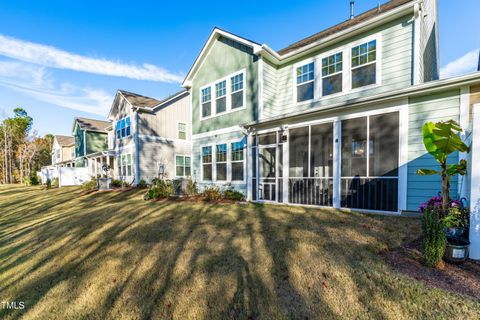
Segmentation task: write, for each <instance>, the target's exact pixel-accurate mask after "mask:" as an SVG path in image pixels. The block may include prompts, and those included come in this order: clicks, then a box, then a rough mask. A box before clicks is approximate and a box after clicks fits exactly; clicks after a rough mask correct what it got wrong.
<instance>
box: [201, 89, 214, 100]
mask: <svg viewBox="0 0 480 320" xmlns="http://www.w3.org/2000/svg"><path fill="white" fill-rule="evenodd" d="M210 100H212V89H211V87H206V88H203V89H202V103H207V102H210Z"/></svg>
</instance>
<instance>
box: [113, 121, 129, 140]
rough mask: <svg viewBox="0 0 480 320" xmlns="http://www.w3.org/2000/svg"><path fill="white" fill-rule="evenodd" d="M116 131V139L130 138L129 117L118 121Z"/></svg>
mask: <svg viewBox="0 0 480 320" xmlns="http://www.w3.org/2000/svg"><path fill="white" fill-rule="evenodd" d="M116 131H117V139H121V138H125V137H128V136H130V117H126V118H122V119H119V120H118V121H117V126H116Z"/></svg>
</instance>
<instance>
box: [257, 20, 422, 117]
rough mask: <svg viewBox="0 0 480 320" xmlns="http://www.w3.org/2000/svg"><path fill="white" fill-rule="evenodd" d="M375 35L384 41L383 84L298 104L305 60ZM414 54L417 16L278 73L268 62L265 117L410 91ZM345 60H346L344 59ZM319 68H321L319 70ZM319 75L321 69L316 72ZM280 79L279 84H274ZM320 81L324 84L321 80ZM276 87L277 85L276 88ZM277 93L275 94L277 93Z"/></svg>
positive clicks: (388, 25) (357, 38) (333, 47)
mask: <svg viewBox="0 0 480 320" xmlns="http://www.w3.org/2000/svg"><path fill="white" fill-rule="evenodd" d="M373 35H379V36H380V39H381V46H380V47H381V54H380V57H379V58H380V59H381V60H379V59H378V58H377V61H381V66H380V74H381V84H380V85H379V86H374V87H371V88H366V89H363V90H355V91H353V92H350V93H346V94H340V95H335V96H333V97H323V98H322V97H320V98H318V99H314V100H313V101H311V102H306V103H300V104H298V103H296V102H295V101H294V89H295V82H294V80H295V79H294V76H293V75H294V67H295V64H296V63H298V62H301V61H303V60H305V61H307V60H308V59H311V58H312V57H319V56H321V55H323V54H324V53H326V52H330V51H332V54H333V53H335V49H336V48H340V47H343V46H345V45H348V44H349V43H352V42H356V41H361V40H362V39H363V38H367V37H370V36H373ZM412 54H413V15H407V16H405V17H403V18H400V19H397V20H395V21H392V22H389V23H386V24H385V25H383V26H380V27H377V28H375V29H372V30H371V31H369V32H367V33H364V34H361V35H358V36H355V37H352V38H350V39H348V40H345V41H342V42H341V43H338V44H335V45H334V46H331V47H327V48H324V49H321V50H319V51H317V52H314V53H312V54H311V55H309V56H308V57H302V58H301V59H299V60H295V61H292V62H291V63H289V64H288V65H285V66H281V67H279V68H278V69H277V70H276V72H275V70H274V68H271V66H269V64H268V63H264V66H265V68H264V92H265V93H266V96H265V99H264V117H272V116H278V115H282V114H288V113H292V112H298V111H304V110H308V109H313V108H320V107H324V106H325V107H326V106H328V105H331V104H335V103H342V102H347V101H352V100H354V99H356V98H361V97H365V96H371V95H374V94H379V93H384V92H389V91H392V90H396V89H401V88H406V87H408V86H410V85H411V84H412V81H413V79H412V78H413V74H412ZM344 60H345V58H344ZM316 68H317V69H318V66H317V67H316ZM316 71H317V73H318V70H316ZM273 79H276V82H275V81H273ZM317 80H318V81H320V79H318V77H317ZM272 86H274V87H273V88H272ZM273 92H275V93H273Z"/></svg>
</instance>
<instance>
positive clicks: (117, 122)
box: [115, 115, 132, 140]
mask: <svg viewBox="0 0 480 320" xmlns="http://www.w3.org/2000/svg"><path fill="white" fill-rule="evenodd" d="M127 118H128V119H129V120H130V125H129V126H128V127H130V134H128V135H127ZM121 121H124V122H125V127H124V128H125V136H122V135H121V133H122V129H123V128H120V129H118V128H117V126H118V124H119V123H121ZM118 131H120V137H119V136H118V135H117V133H118ZM131 135H132V118H131V117H130V115H128V116H125V117H123V118H119V119H118V120H117V121H115V139H118V140H122V139H125V138H128V137H130V136H131Z"/></svg>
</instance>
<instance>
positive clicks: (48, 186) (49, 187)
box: [45, 178, 52, 189]
mask: <svg viewBox="0 0 480 320" xmlns="http://www.w3.org/2000/svg"><path fill="white" fill-rule="evenodd" d="M45 187H46V188H47V189H52V180H50V178H48V179H47V181H45Z"/></svg>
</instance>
